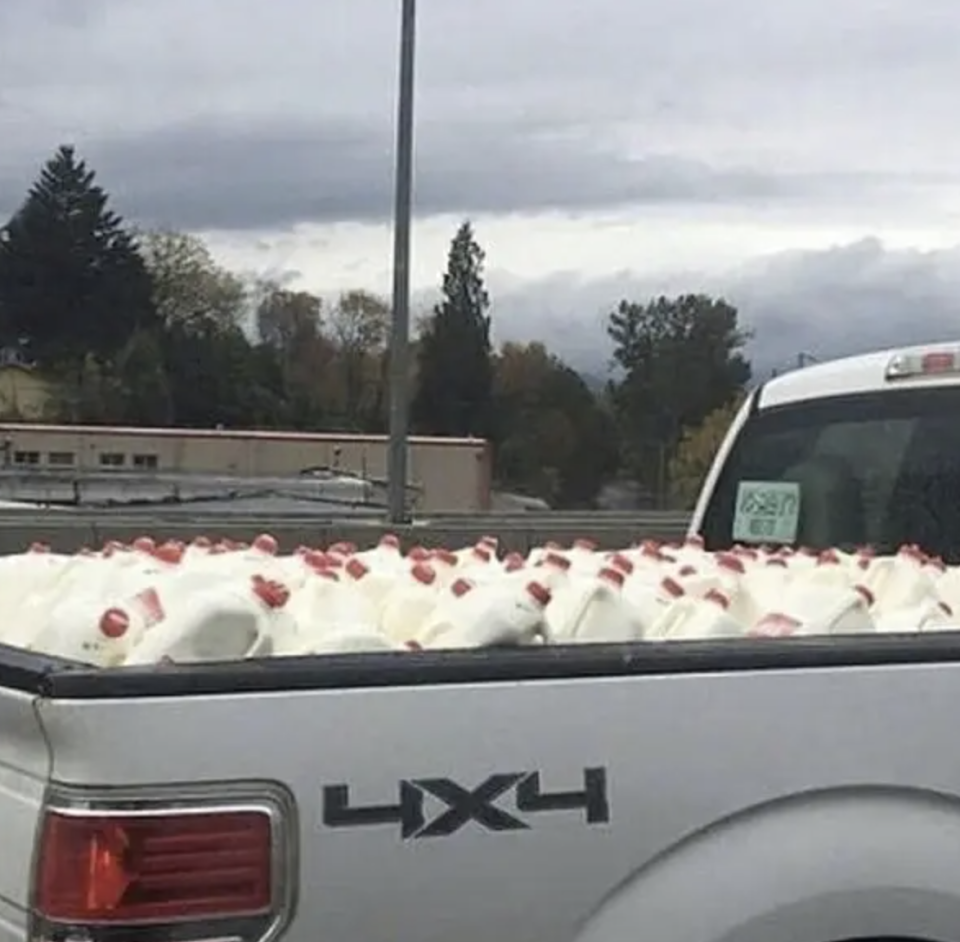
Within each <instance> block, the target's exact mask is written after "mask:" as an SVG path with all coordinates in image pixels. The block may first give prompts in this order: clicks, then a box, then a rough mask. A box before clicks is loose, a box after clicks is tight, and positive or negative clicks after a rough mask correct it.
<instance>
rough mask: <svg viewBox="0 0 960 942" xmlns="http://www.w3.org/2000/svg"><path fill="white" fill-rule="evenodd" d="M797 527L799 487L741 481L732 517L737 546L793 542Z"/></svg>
mask: <svg viewBox="0 0 960 942" xmlns="http://www.w3.org/2000/svg"><path fill="white" fill-rule="evenodd" d="M799 526H800V485H799V484H797V483H795V482H793V481H741V482H740V486H739V487H738V488H737V506H736V511H735V513H734V517H733V540H734V541H735V542H737V543H793V542H794V541H795V540H796V539H797V530H798V528H799Z"/></svg>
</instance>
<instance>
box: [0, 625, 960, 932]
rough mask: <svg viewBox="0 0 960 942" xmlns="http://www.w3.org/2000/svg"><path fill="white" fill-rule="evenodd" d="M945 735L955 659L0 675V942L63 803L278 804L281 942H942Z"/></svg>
mask: <svg viewBox="0 0 960 942" xmlns="http://www.w3.org/2000/svg"><path fill="white" fill-rule="evenodd" d="M958 715H960V634H953V633H943V634H940V633H938V634H935V635H929V636H885V637H878V636H858V637H855V638H849V639H847V638H829V639H789V640H784V641H776V640H763V641H759V642H758V641H739V640H738V641H724V642H720V643H717V642H690V643H682V644H659V645H649V646H648V645H629V646H596V647H591V646H577V647H570V648H537V649H524V650H504V651H465V652H463V653H456V652H444V653H442V654H431V653H428V652H419V653H409V654H400V655H396V656H393V655H362V656H337V657H324V658H310V659H297V660H288V661H285V660H269V661H263V662H259V663H258V662H249V663H240V664H229V665H208V666H176V667H170V668H152V669H150V670H133V669H121V670H110V671H96V670H89V669H83V668H79V667H77V666H75V665H70V664H66V663H64V662H58V661H55V660H51V659H45V658H38V657H34V656H32V655H30V654H26V653H24V652H19V651H13V650H11V649H2V650H0V766H2V767H0V776H2V779H0V820H3V822H4V830H5V841H4V854H2V855H0V939H11V940H13V939H17V940H19V939H22V938H25V937H26V935H25V933H26V925H27V916H26V913H25V911H24V910H25V907H26V906H27V905H28V903H29V900H30V874H31V866H30V862H31V860H32V856H33V835H34V832H35V830H36V827H37V822H38V819H39V817H40V814H41V805H42V801H43V796H44V789H45V788H46V787H47V786H48V785H49V783H50V782H53V783H57V784H58V785H59V786H65V787H68V788H76V789H82V790H90V791H91V793H95V794H98V795H111V794H126V793H130V792H132V793H134V794H135V793H136V792H137V790H138V789H143V790H145V791H149V790H156V789H158V788H159V789H174V790H176V789H177V788H182V789H186V790H189V789H191V788H195V787H198V786H202V787H204V788H217V787H221V786H222V787H223V788H224V789H229V788H231V787H233V786H234V783H275V784H276V787H277V788H278V789H279V790H280V791H282V792H283V793H284V794H285V795H288V796H289V798H290V808H291V816H290V818H289V820H288V827H289V829H290V833H291V837H292V842H291V854H290V857H289V868H288V870H287V872H286V873H285V875H284V879H285V880H287V881H288V882H289V884H290V886H291V888H292V889H291V896H290V900H289V907H288V910H287V912H286V914H285V917H284V921H283V923H282V924H278V925H276V926H275V927H273V930H272V931H273V933H274V934H273V936H272V937H279V936H278V935H277V933H283V932H285V934H284V935H283V938H284V939H286V940H290V942H317V940H318V939H323V940H324V942H357V940H359V939H363V940H364V942H396V940H398V939H402V940H408V939H409V940H414V939H415V940H417V942H450V940H451V939H455V940H456V942H490V940H493V939H510V940H511V942H564V940H578V942H626V940H628V939H629V940H634V939H651V940H654V939H655V940H656V942H773V940H774V939H791V940H792V939H796V940H797V942H841V940H848V939H874V938H887V937H889V938H894V937H902V938H909V939H920V940H932V942H937V940H944V942H947V940H949V939H954V938H956V937H957V927H960V890H958V887H957V884H956V873H957V872H960V761H958V760H957V757H956V751H955V747H954V726H955V717H956V716H958ZM271 787H273V786H272V785H271ZM14 851H15V852H14Z"/></svg>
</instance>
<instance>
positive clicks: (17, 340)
mask: <svg viewBox="0 0 960 942" xmlns="http://www.w3.org/2000/svg"><path fill="white" fill-rule="evenodd" d="M107 202H108V197H107V194H106V193H105V192H104V190H103V189H102V188H101V187H100V186H98V185H97V183H96V182H95V175H94V172H93V171H92V170H90V169H88V168H87V165H86V164H85V163H84V162H83V161H82V160H79V159H78V158H77V156H76V153H75V151H74V149H73V148H72V147H68V146H63V147H61V148H60V149H59V150H58V151H57V152H56V154H54V156H53V157H52V158H51V159H50V160H49V161H48V162H47V163H46V165H45V166H44V167H43V170H42V171H41V174H40V177H39V179H38V180H37V182H36V183H35V184H34V185H33V187H32V188H31V189H30V191H29V193H28V195H27V198H26V200H25V201H24V203H23V205H22V206H21V207H20V209H19V210H18V211H17V213H16V214H15V215H14V217H13V218H12V219H11V220H10V222H9V223H8V225H7V226H6V227H5V228H4V229H3V230H2V231H0V309H2V310H3V312H4V317H3V320H2V322H0V330H2V331H3V336H2V337H0V342H2V343H3V344H5V345H12V344H16V345H19V346H21V347H22V349H23V350H24V352H25V353H26V355H27V356H28V357H30V358H31V359H33V360H35V361H37V362H38V363H40V364H41V365H43V366H51V367H66V366H69V367H70V368H76V367H77V366H78V364H81V363H83V362H84V360H85V358H86V357H87V356H88V355H90V354H92V355H94V356H95V357H97V358H98V359H101V360H106V359H108V358H110V357H111V356H113V355H114V354H115V353H116V352H117V351H118V350H120V349H121V348H123V347H124V345H125V344H126V343H127V342H128V341H129V339H130V337H131V336H132V335H133V334H134V333H136V332H137V331H138V330H139V329H149V328H150V327H152V326H153V325H154V324H155V314H154V310H153V304H152V301H151V288H152V286H151V282H150V278H149V275H148V274H147V271H146V268H145V267H144V264H143V260H142V258H141V257H140V255H139V253H138V251H137V247H136V244H135V242H134V241H133V239H132V237H131V236H130V235H129V234H128V233H127V232H126V231H125V229H124V227H123V223H122V220H121V219H120V217H119V216H117V215H116V214H115V213H113V212H112V211H111V210H110V209H108V207H107Z"/></svg>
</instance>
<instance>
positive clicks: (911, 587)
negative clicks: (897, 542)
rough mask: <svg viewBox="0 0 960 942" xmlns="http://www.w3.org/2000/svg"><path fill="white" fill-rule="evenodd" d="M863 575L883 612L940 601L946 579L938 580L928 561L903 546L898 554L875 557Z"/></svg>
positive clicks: (865, 583) (862, 577)
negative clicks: (934, 578)
mask: <svg viewBox="0 0 960 942" xmlns="http://www.w3.org/2000/svg"><path fill="white" fill-rule="evenodd" d="M860 579H861V580H862V582H863V584H864V585H865V586H867V588H868V589H870V591H871V592H872V593H873V594H874V596H875V597H876V609H877V611H878V612H881V613H882V612H888V611H895V610H897V609H901V608H913V607H915V606H917V605H923V604H925V603H928V602H931V601H938V600H939V595H938V589H939V586H940V584H941V582H942V579H938V580H937V581H936V582H934V580H933V578H932V576H931V574H930V571H929V570H927V569H926V568H925V567H924V563H923V562H922V561H920V560H917V559H916V558H914V557H913V556H912V555H911V554H910V553H906V552H904V551H902V550H901V551H900V552H899V553H897V555H896V556H892V557H891V556H888V557H884V558H882V559H874V560H872V561H871V563H870V566H869V567H868V568H867V569H866V570H864V571H863V572H861V574H860Z"/></svg>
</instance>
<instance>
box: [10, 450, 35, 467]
mask: <svg viewBox="0 0 960 942" xmlns="http://www.w3.org/2000/svg"><path fill="white" fill-rule="evenodd" d="M13 463H14V464H19V465H38V464H40V452H39V451H15V452H14V453H13Z"/></svg>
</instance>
